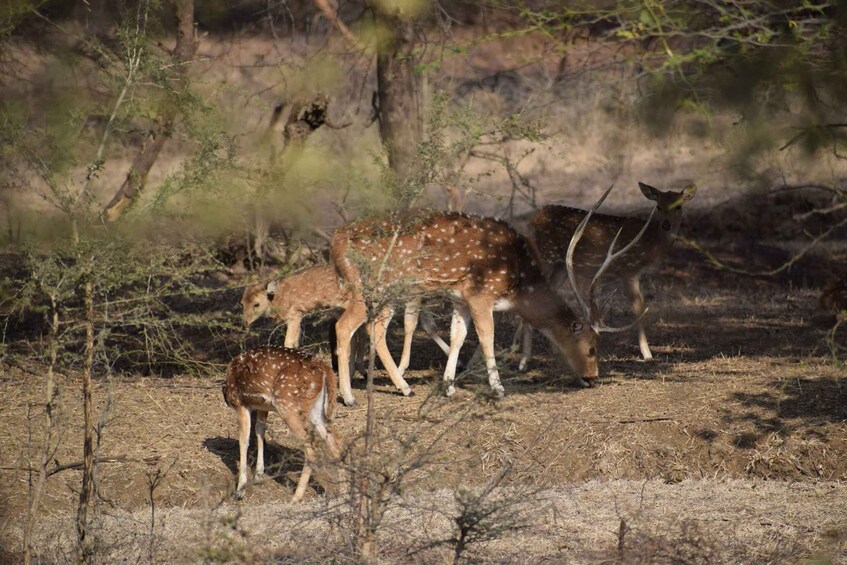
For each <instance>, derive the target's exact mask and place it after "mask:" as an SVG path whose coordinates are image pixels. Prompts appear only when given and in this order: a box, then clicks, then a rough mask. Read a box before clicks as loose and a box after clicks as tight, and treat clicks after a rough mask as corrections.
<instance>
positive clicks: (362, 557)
mask: <svg viewBox="0 0 847 565" xmlns="http://www.w3.org/2000/svg"><path fill="white" fill-rule="evenodd" d="M367 324H368V325H369V326H370V327H369V328H368V330H369V332H368V333H369V335H370V340H369V341H370V348H369V351H368V376H367V400H366V403H367V411H366V421H365V453H364V454H363V456H362V462H361V464H360V466H359V469H360V471H359V472H360V476H359V508H358V515H357V516H356V537H357V545H358V547H357V549H358V552H359V561H360V562H362V563H369V562H370V561H371V559H372V558H373V551H374V546H373V525H372V521H373V503H374V501H373V500H372V498H371V496H372V494H373V493H372V490H373V489H372V486H373V485H372V484H371V468H370V465H371V456H372V454H373V447H374V430H375V429H376V413H375V411H374V405H373V400H374V374H375V373H376V350H375V344H376V336H375V335H374V330H375V327H376V323H375V321H374V320H373V319H371V320H368V322H367Z"/></svg>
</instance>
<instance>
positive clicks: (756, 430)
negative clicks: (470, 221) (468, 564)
mask: <svg viewBox="0 0 847 565" xmlns="http://www.w3.org/2000/svg"><path fill="white" fill-rule="evenodd" d="M725 255H726V258H727V259H736V260H742V259H743V257H744V254H743V253H742V254H740V255H738V256H735V257H733V256H732V255H731V254H729V252H727V253H726V254H725ZM816 260H817V261H820V258H818V259H816ZM824 267H826V266H825V265H824ZM830 267H831V268H835V267H834V265H833V266H830ZM645 286H646V298H647V302H648V304H649V305H650V307H651V313H650V315H649V322H648V323H649V336H650V341H651V343H652V344H653V352H654V355H655V357H656V358H655V360H654V361H652V362H649V363H645V362H641V361H639V358H638V348H637V340H636V339H635V335H634V334H635V332H634V330H633V331H632V332H627V333H624V334H616V335H604V336H603V338H602V365H601V378H600V380H599V383H598V384H597V386H595V387H593V388H590V389H580V388H577V387H576V386H575V385H574V384H573V383H572V381H571V378H570V376H569V374H568V371H567V370H564V369H563V368H562V367H561V366H560V365H559V364H558V362H557V360H556V359H555V358H554V356H553V355H552V354H551V352H550V350H549V348H548V347H547V346H546V344H542V340H541V338H539V339H537V340H536V344H537V347H536V350H537V351H538V354H537V356H536V357H535V358H534V360H533V362H532V364H531V367H530V370H529V371H528V372H526V373H518V372H517V371H516V355H515V354H514V353H511V352H509V344H510V341H511V333H512V329H511V325H512V320H510V319H508V318H504V319H503V320H502V322H501V324H500V325H499V326H498V344H499V345H500V346H501V347H502V348H503V354H502V355H501V356H500V365H501V368H502V376H503V380H504V384H505V387H506V391H507V396H506V398H505V399H503V400H499V401H493V400H491V399H489V398H488V397H487V395H486V393H487V384H486V383H485V379H484V378H481V376H480V374H479V372H478V371H474V370H471V371H470V372H468V373H466V374H465V376H464V378H463V379H462V380H461V388H460V389H459V391H458V392H457V394H456V395H455V396H454V397H452V398H450V399H445V398H443V397H441V396H440V395H438V394H437V392H438V389H437V384H438V381H439V378H440V373H441V370H442V367H443V358H442V354H441V352H440V351H439V350H438V349H437V348H436V347H435V345H434V344H433V343H432V342H430V341H428V340H427V339H426V338H425V335H424V334H423V333H422V332H421V333H420V334H419V335H418V336H417V339H416V341H415V347H414V349H413V364H412V367H411V368H410V371H409V373H408V375H407V377H408V380H409V383H410V384H411V385H412V387H413V388H414V390H415V392H416V395H415V396H414V397H411V398H404V397H402V396H401V395H399V394H397V393H396V392H395V391H394V389H393V387H392V386H391V384H390V382H389V381H388V380H387V378H384V372H382V371H379V373H378V375H377V379H376V383H377V387H376V389H377V393H376V395H375V407H376V414H377V418H378V427H379V429H380V436H379V437H380V442H379V444H378V450H379V451H380V452H381V453H383V454H384V455H385V456H386V459H385V461H387V463H385V464H386V465H387V466H388V467H387V468H390V469H394V470H395V472H396V471H398V470H402V471H403V473H404V478H403V479H402V485H403V488H402V489H401V490H400V492H399V493H397V495H396V496H395V497H394V498H393V500H392V502H391V504H390V510H389V512H388V513H387V515H386V517H385V520H384V522H383V524H382V527H381V528H380V531H379V536H380V538H379V539H380V540H381V541H380V556H381V558H382V559H384V560H385V561H388V562H395V561H400V562H403V561H421V562H431V561H432V560H433V559H437V560H445V559H447V558H448V556H449V555H452V552H453V551H454V548H455V543H454V542H451V541H450V539H451V538H452V536H453V535H454V532H453V530H452V529H451V524H452V523H453V522H451V520H452V519H453V518H455V516H456V515H457V512H458V510H457V508H458V506H457V502H456V501H457V500H458V499H457V498H456V496H455V493H457V492H465V493H466V494H467V493H468V492H471V493H472V492H475V491H479V490H481V489H482V488H483V487H485V485H486V484H488V482H489V481H490V480H492V477H494V476H496V475H498V473H500V472H501V470H502V469H504V466H507V467H508V472H507V473H506V474H505V477H504V478H503V480H502V481H501V482H500V483H499V486H498V488H497V489H495V491H494V493H493V494H492V496H491V501H489V502H488V503H491V504H494V502H492V501H497V500H500V501H501V503H500V504H499V505H498V504H494V506H496V507H497V508H499V509H500V510H499V512H500V514H495V516H496V517H498V519H500V520H502V523H503V528H502V530H503V531H499V532H498V533H496V534H493V535H492V536H491V537H492V539H491V540H490V541H479V542H478V543H475V544H470V545H469V546H468V549H467V552H468V553H469V554H473V555H476V556H477V557H479V558H481V559H493V560H507V561H510V560H516V559H520V560H521V561H523V562H541V561H551V560H552V561H562V560H566V561H568V562H596V561H604V560H615V559H622V560H624V561H627V562H636V561H639V560H643V561H645V562H653V561H674V560H677V559H683V557H685V558H691V559H692V560H693V562H704V561H710V560H711V561H714V560H718V561H753V562H766V561H796V560H799V559H801V558H808V557H812V556H819V557H821V558H824V559H831V560H833V561H840V560H844V559H845V558H847V485H845V482H844V481H845V479H847V457H845V456H844V455H845V453H847V386H845V381H844V377H845V374H844V366H843V364H839V363H836V362H834V361H833V359H832V357H831V355H830V350H829V348H828V347H827V335H828V332H829V330H830V329H831V327H832V325H833V323H834V317H833V316H831V315H829V314H825V313H821V312H820V311H819V310H818V306H817V303H816V300H817V292H816V291H812V290H809V289H806V288H803V287H802V286H795V284H794V283H793V282H792V280H791V275H790V274H789V275H786V276H782V277H772V278H752V277H745V276H738V275H733V274H729V273H727V272H725V271H720V270H716V269H714V268H713V267H710V266H709V265H708V264H707V263H706V262H705V261H704V260H702V259H701V258H699V256H698V255H697V254H696V252H694V251H691V250H687V249H682V248H679V247H677V248H675V249H674V251H673V252H672V254H671V256H670V257H669V258H668V260H667V261H666V262H665V263H664V264H663V266H662V267H661V268H660V269H659V270H658V272H657V273H655V275H654V276H651V277H648V280H647V283H646V285H645ZM623 306H624V305H623V304H622V303H620V304H618V307H617V308H616V310H615V314H614V315H613V321H615V320H616V321H618V322H622V321H624V320H625V319H626V318H627V317H628V314H627V313H626V312H625V309H624V308H623ZM441 310H443V308H441V307H436V312H437V313H441ZM395 326H397V324H395ZM442 327H443V328H444V331H446V325H444V324H442ZM307 331H308V332H311V333H312V335H314V333H315V332H316V331H317V329H316V328H314V327H311V328H307ZM398 331H399V330H398ZM398 338H399V334H397V335H395V336H394V339H393V340H392V341H393V343H394V344H395V346H397V345H399V342H400V340H399V339H398ZM473 345H474V344H473V343H472V340H470V339H469V343H468V344H466V349H465V351H464V355H463V358H466V357H468V356H470V352H471V351H472V350H473V347H472V346H473ZM44 371H45V367H43V366H40V365H38V364H36V363H34V362H32V363H18V364H16V365H15V366H11V365H7V366H5V367H4V370H3V372H2V377H0V394H2V396H3V398H4V405H5V407H4V409H3V410H2V411H0V450H2V452H0V461H2V469H0V501H2V502H0V504H2V506H0V535H2V539H3V540H4V542H3V543H2V546H5V547H6V548H15V547H19V543H20V539H21V538H20V536H21V532H22V527H23V518H24V516H26V508H27V493H28V489H27V484H28V472H27V471H26V469H27V468H28V467H29V465H30V462H35V461H37V455H38V454H37V452H36V447H35V446H37V445H38V444H39V441H40V438H41V437H42V433H43V431H42V430H43V428H42V426H43V416H40V415H39V416H38V417H37V418H34V417H32V415H33V414H40V412H39V409H38V405H39V404H43V399H44V378H43V374H44ZM222 377H223V374H222V373H221V374H219V375H217V378H215V377H211V378H189V377H175V378H169V379H161V378H142V377H137V376H133V375H124V376H115V377H113V378H112V379H111V380H106V379H100V380H98V381H97V383H96V387H95V390H94V398H95V404H96V408H95V414H96V415H97V417H98V418H100V417H101V416H100V415H101V414H103V415H104V416H103V429H102V437H101V443H100V451H99V453H100V456H101V458H103V459H104V462H103V463H102V464H101V465H99V467H98V471H97V479H98V494H99V499H100V503H99V510H98V517H97V520H95V522H96V524H97V525H98V526H97V534H96V535H97V540H98V542H97V543H98V551H100V552H101V553H102V555H103V556H104V558H106V559H109V560H110V559H118V558H119V559H132V560H135V559H142V558H143V559H147V558H148V557H149V556H150V555H151V552H153V553H152V554H153V555H155V557H156V559H160V560H168V561H169V560H196V559H203V558H208V559H213V560H217V559H221V560H228V559H242V558H243V559H258V560H267V559H278V560H283V561H285V560H288V559H289V558H291V560H295V561H301V560H315V561H321V560H325V559H327V558H329V557H330V556H336V557H343V556H344V555H350V553H349V547H350V545H349V544H350V529H349V526H347V525H343V526H342V524H347V521H346V519H345V518H344V516H345V515H346V514H349V512H350V511H351V510H350V507H349V504H347V501H346V499H345V498H344V497H341V496H334V495H333V494H334V493H335V492H336V491H337V490H338V489H337V487H336V486H332V485H329V486H328V490H329V492H330V493H333V494H329V495H327V494H326V493H325V492H324V488H323V486H321V485H324V486H327V477H331V476H332V473H329V472H327V470H326V469H324V472H323V473H318V479H319V480H318V481H314V480H313V483H312V485H313V486H314V487H315V490H312V489H310V491H309V493H310V494H309V495H308V496H307V499H306V501H305V503H304V504H302V505H300V506H292V505H290V504H289V502H288V501H289V499H290V496H291V494H292V489H293V483H294V481H295V480H296V476H297V473H298V472H299V469H300V466H301V465H302V452H301V451H300V446H299V445H298V443H297V441H296V439H295V438H293V436H292V435H291V434H290V433H289V432H288V431H287V429H286V427H285V426H284V425H283V423H282V422H281V420H280V419H278V418H275V417H273V415H272V416H271V418H270V429H269V432H268V438H269V445H268V446H267V448H266V451H267V454H266V460H267V461H268V462H269V465H270V471H271V473H270V475H271V478H272V480H265V481H264V482H261V483H259V484H254V485H251V486H250V487H249V488H248V490H247V493H246V496H245V497H244V499H243V500H241V501H238V502H235V501H233V500H232V493H233V490H234V483H235V478H236V476H235V475H236V467H237V452H238V447H237V439H236V423H235V419H234V417H233V414H232V412H231V411H230V410H229V409H227V408H226V407H225V406H224V404H223V400H222V396H221V388H220V386H221V382H222ZM58 380H59V390H60V405H61V406H62V411H61V413H60V414H59V419H58V421H59V426H58V429H59V430H60V432H61V442H60V445H59V447H58V450H57V451H56V453H55V455H54V460H55V463H57V464H68V463H73V462H75V461H76V460H78V459H79V453H80V450H79V446H80V445H81V443H82V438H81V418H82V415H81V409H80V406H79V403H78V402H76V401H75V399H76V398H77V396H78V395H79V394H80V393H79V390H80V380H79V377H78V375H75V374H60V375H59V377H58ZM354 387H355V389H354V393H355V394H356V396H357V398H358V400H359V407H356V408H347V407H344V406H343V405H339V407H338V409H337V410H336V420H335V422H336V423H335V425H336V427H337V429H338V431H339V434H340V435H341V436H342V437H343V438H344V439H345V440H347V441H348V442H352V441H353V440H355V439H357V438H358V439H360V438H361V435H362V433H363V431H364V426H365V409H364V408H363V406H364V404H365V390H364V381H363V380H362V379H361V378H359V379H357V380H356V381H354ZM107 402H108V404H109V406H108V409H106V410H104V407H105V406H106V403H107ZM403 446H405V447H403ZM389 456H390V457H389ZM156 473H161V479H160V481H159V483H158V485H157V486H156V488H155V489H153V492H152V498H153V501H154V503H155V506H154V508H153V509H152V510H153V512H152V514H151V488H150V484H151V480H152V478H153V477H155V476H156ZM79 480H80V476H79V471H78V470H77V469H68V470H64V471H61V472H59V473H57V474H55V475H54V476H52V477H51V478H50V480H49V482H48V488H47V493H46V498H45V500H44V501H43V504H42V508H41V512H40V526H39V527H38V529H37V538H38V544H37V547H40V548H43V553H42V555H43V556H44V557H45V558H47V559H49V560H52V559H61V558H62V556H63V555H64V554H65V552H69V551H71V548H72V540H73V539H74V535H73V523H74V522H73V509H74V508H75V499H76V497H77V496H78V495H77V492H78V489H79ZM151 515H152V516H153V518H154V519H155V527H154V528H153V535H152V536H151V534H150V526H151ZM622 528H623V530H622ZM621 532H623V533H621ZM313 543H314V544H316V546H313V545H312V544H313ZM314 547H318V549H310V548H314ZM11 556H13V554H11V553H9V554H7V557H11ZM686 556H687V557H686Z"/></svg>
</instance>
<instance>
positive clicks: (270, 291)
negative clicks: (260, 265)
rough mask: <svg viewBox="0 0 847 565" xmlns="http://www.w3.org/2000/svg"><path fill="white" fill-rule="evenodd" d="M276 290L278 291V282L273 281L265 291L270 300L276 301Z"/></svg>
mask: <svg viewBox="0 0 847 565" xmlns="http://www.w3.org/2000/svg"><path fill="white" fill-rule="evenodd" d="M276 289H277V282H276V281H271V282H269V283H268V287H267V288H266V289H265V292H267V293H268V299H269V300H273V299H274V294H276Z"/></svg>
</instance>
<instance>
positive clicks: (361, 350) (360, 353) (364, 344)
mask: <svg viewBox="0 0 847 565" xmlns="http://www.w3.org/2000/svg"><path fill="white" fill-rule="evenodd" d="M368 345H369V342H368V337H367V333H365V332H362V331H356V333H355V334H353V350H354V352H355V353H354V354H353V355H352V356H351V358H350V361H351V362H350V374H351V375H352V374H353V371H354V370H356V371H359V374H360V375H362V376H363V377H366V378H367V376H368V366H367V361H366V359H367V357H368Z"/></svg>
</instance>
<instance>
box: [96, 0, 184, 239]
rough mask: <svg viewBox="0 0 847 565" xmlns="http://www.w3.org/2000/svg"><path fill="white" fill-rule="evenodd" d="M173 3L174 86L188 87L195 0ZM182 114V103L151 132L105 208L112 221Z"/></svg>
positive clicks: (138, 189) (126, 205)
mask: <svg viewBox="0 0 847 565" xmlns="http://www.w3.org/2000/svg"><path fill="white" fill-rule="evenodd" d="M173 3H174V9H175V11H176V18H177V21H178V28H177V34H176V48H175V49H174V53H173V61H174V63H175V64H174V69H175V71H176V75H177V79H176V81H175V84H174V85H173V87H174V90H180V89H182V90H184V89H186V88H188V63H189V62H190V61H191V59H192V57H194V52H195V50H196V49H197V44H196V43H195V42H194V0H173ZM178 116H179V109H178V107H177V106H173V107H171V108H170V109H169V110H167V111H166V112H165V113H164V114H163V115H162V116H161V119H160V120H159V124H160V125H159V126H158V127H156V128H155V129H154V130H153V131H151V132H150V135H149V137H148V139H147V141H146V142H145V143H144V146H143V147H142V149H141V152H140V153H139V154H138V155H137V156H136V157H135V160H134V161H133V163H132V167H130V169H129V172H128V173H127V175H126V178H125V179H124V181H123V183H122V184H121V186H120V188H119V189H118V191H117V192H116V193H115V196H113V197H112V200H111V201H110V202H109V203H108V204H107V205H106V208H105V209H104V210H103V214H104V215H105V217H106V221H107V222H110V223H111V222H114V221H115V220H117V219H118V218H120V217H121V215H122V214H123V213H124V212H125V211H126V209H127V208H129V207H130V205H132V203H133V202H134V201H135V199H136V197H137V196H138V194H139V193H140V192H141V191H142V190H143V189H144V186H145V184H146V182H147V175H148V174H149V173H150V169H152V168H153V165H154V163H156V159H157V158H158V156H159V153H160V152H161V151H162V147H164V145H165V142H166V141H167V140H168V138H169V137H170V136H171V133H172V132H173V128H174V125H175V123H176V119H177V117H178Z"/></svg>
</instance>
